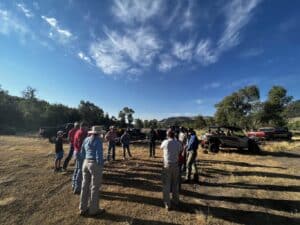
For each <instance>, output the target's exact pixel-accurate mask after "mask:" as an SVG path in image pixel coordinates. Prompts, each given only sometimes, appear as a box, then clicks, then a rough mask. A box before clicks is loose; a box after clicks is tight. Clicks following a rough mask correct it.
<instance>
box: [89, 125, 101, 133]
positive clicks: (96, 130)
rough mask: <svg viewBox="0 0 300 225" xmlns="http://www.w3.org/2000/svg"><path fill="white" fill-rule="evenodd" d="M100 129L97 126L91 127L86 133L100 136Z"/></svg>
mask: <svg viewBox="0 0 300 225" xmlns="http://www.w3.org/2000/svg"><path fill="white" fill-rule="evenodd" d="M101 131H102V128H101V127H99V126H92V129H91V130H89V131H88V133H89V134H100V133H101Z"/></svg>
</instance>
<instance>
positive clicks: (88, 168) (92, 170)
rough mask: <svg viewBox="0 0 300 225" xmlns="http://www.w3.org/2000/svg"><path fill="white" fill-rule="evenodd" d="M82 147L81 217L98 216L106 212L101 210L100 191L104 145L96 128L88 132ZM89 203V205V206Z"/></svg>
mask: <svg viewBox="0 0 300 225" xmlns="http://www.w3.org/2000/svg"><path fill="white" fill-rule="evenodd" d="M88 133H89V135H90V136H89V137H87V138H86V139H85V140H84V141H83V144H82V147H81V157H82V159H83V160H84V161H83V166H82V175H83V181H82V186H81V193H80V204H79V209H80V215H82V216H85V215H90V216H96V215H99V214H102V213H104V212H105V210H104V209H100V208H99V189H100V186H101V182H102V171H103V164H104V161H103V144H102V140H101V139H100V137H99V132H98V131H97V130H96V127H92V130H91V131H89V132H88ZM88 203H89V205H88Z"/></svg>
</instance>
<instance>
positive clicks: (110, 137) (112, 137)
mask: <svg viewBox="0 0 300 225" xmlns="http://www.w3.org/2000/svg"><path fill="white" fill-rule="evenodd" d="M116 138H117V133H116V129H115V127H114V126H111V127H110V128H109V131H108V132H107V134H106V135H105V140H106V141H108V150H107V161H109V160H110V155H111V151H112V160H115V156H116Z"/></svg>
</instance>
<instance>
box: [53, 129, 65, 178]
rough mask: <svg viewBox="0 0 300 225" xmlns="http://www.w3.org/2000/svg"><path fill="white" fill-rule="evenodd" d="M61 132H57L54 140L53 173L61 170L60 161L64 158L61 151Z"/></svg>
mask: <svg viewBox="0 0 300 225" xmlns="http://www.w3.org/2000/svg"><path fill="white" fill-rule="evenodd" d="M63 135H64V133H63V131H58V132H57V137H56V139H55V168H54V172H59V171H60V170H61V167H60V162H61V159H62V158H63V157H64V150H63Z"/></svg>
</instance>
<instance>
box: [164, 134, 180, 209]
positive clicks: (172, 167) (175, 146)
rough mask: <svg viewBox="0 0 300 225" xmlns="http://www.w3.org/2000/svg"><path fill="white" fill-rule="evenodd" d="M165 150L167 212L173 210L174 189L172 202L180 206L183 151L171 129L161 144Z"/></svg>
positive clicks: (165, 201)
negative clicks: (179, 156) (180, 154)
mask: <svg viewBox="0 0 300 225" xmlns="http://www.w3.org/2000/svg"><path fill="white" fill-rule="evenodd" d="M160 148H161V149H162V150H163V157H164V167H163V201H164V204H165V208H166V209H167V210H170V209H171V201H170V191H171V189H172V200H173V202H174V204H175V205H178V204H179V180H178V178H179V175H178V174H179V168H178V155H179V153H180V151H181V148H182V147H181V144H180V142H179V141H177V140H175V133H174V132H173V131H172V130H171V129H169V130H168V131H167V139H166V140H164V141H163V142H162V143H161V146H160Z"/></svg>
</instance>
